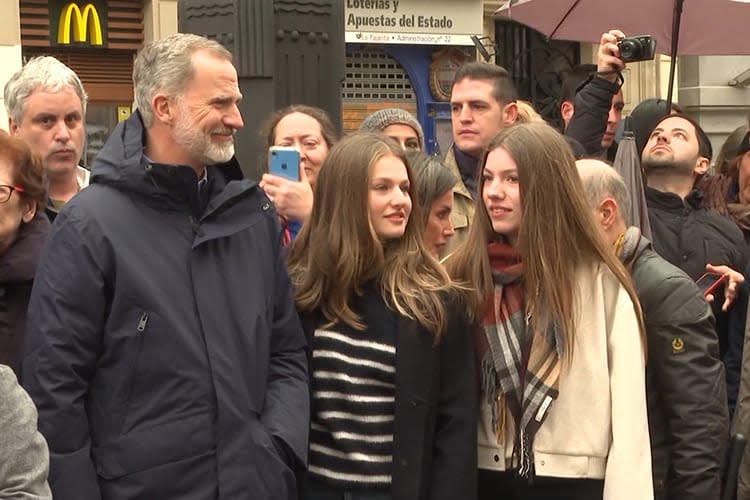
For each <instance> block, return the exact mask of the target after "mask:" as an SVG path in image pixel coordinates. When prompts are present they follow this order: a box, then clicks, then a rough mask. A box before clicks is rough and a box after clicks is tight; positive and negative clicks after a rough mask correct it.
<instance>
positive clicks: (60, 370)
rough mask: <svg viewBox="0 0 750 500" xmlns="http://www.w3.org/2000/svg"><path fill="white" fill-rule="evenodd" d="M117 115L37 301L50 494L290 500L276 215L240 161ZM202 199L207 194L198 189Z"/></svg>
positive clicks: (286, 339)
mask: <svg viewBox="0 0 750 500" xmlns="http://www.w3.org/2000/svg"><path fill="white" fill-rule="evenodd" d="M144 137H145V133H144V129H143V125H142V122H141V118H140V114H139V113H134V114H133V116H132V117H131V118H130V119H128V120H127V121H125V122H123V123H121V124H119V125H118V126H117V128H116V129H115V131H114V132H113V134H112V136H111V137H110V139H109V140H108V141H107V143H106V145H105V146H104V148H103V149H102V151H101V153H100V154H99V156H98V157H97V160H96V161H95V163H94V168H93V172H94V173H93V179H92V183H91V185H90V186H89V187H88V188H86V189H85V190H82V191H81V192H80V193H79V194H78V195H77V196H76V197H75V198H73V199H72V200H71V201H70V202H68V203H67V204H66V205H65V206H64V207H63V209H62V210H61V211H60V214H59V215H58V216H57V219H56V220H55V224H54V227H53V229H52V232H51V235H50V238H49V244H48V246H47V249H46V251H45V253H44V255H43V257H42V262H41V264H40V267H39V272H38V275H37V279H36V281H35V283H34V288H33V291H32V294H31V302H30V306H29V317H28V331H27V335H28V337H27V349H26V357H25V361H24V363H25V364H24V369H23V370H24V377H25V380H24V385H25V386H26V388H27V390H28V391H29V394H30V395H31V397H32V398H33V400H34V402H35V403H36V404H37V406H38V408H39V428H40V430H41V432H42V433H43V434H44V436H45V437H46V439H47V441H48V443H49V447H50V454H51V470H50V485H51V487H52V492H53V495H54V497H55V499H56V500H72V499H86V500H97V499H100V498H101V499H104V500H119V499H128V500H155V499H159V500H170V499H174V500H177V499H179V500H214V499H227V500H241V499H248V500H249V499H261V498H263V499H266V498H268V499H270V498H273V499H290V500H291V499H294V498H296V495H297V492H296V484H295V470H294V469H296V468H297V467H298V466H300V465H301V464H303V463H304V462H305V460H306V451H307V448H306V447H307V432H308V418H309V407H308V404H309V400H308V384H307V371H306V358H305V338H304V335H303V331H302V328H301V325H300V323H299V319H298V317H297V314H296V311H295V310H294V306H293V302H292V298H291V290H290V285H289V280H288V277H287V275H286V271H285V269H284V265H283V262H282V261H281V258H280V255H279V250H280V248H279V246H280V237H281V232H280V227H279V225H278V221H277V217H276V213H275V212H274V210H273V208H272V205H271V203H270V202H269V200H268V199H267V198H266V196H265V195H264V194H263V192H262V191H261V190H260V189H259V187H258V186H257V185H256V183H255V182H252V181H250V180H246V179H245V180H242V179H239V177H241V175H240V174H239V168H238V166H237V164H236V162H235V161H232V162H230V164H227V165H223V166H211V167H209V169H208V187H207V198H208V202H207V206H206V208H205V210H203V209H201V206H202V205H204V204H205V203H202V202H201V201H200V200H199V194H198V189H197V177H196V174H195V172H194V171H193V170H192V169H191V168H189V167H185V166H176V165H161V164H152V163H150V162H149V161H148V159H147V158H146V157H145V156H144V153H143V151H144V143H143V141H144V139H143V138H144ZM204 199H205V198H204Z"/></svg>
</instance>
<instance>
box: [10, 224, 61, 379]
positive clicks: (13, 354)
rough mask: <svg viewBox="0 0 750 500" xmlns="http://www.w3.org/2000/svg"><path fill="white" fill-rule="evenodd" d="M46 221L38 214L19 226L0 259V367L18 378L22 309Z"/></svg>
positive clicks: (31, 282) (46, 228)
mask: <svg viewBox="0 0 750 500" xmlns="http://www.w3.org/2000/svg"><path fill="white" fill-rule="evenodd" d="M49 227H50V224H49V220H47V217H46V216H45V215H44V212H42V211H38V212H37V213H36V215H35V216H34V218H33V219H31V220H30V221H29V222H28V223H25V224H21V227H20V228H19V229H18V236H17V238H16V240H15V241H14V242H13V244H12V245H11V246H10V247H9V248H8V249H7V250H6V251H5V252H4V253H3V254H1V255H0V365H8V366H10V367H11V368H13V371H14V372H15V373H16V377H20V376H21V374H20V367H21V359H22V357H23V334H24V331H25V330H26V308H27V307H28V306H29V296H30V295H31V285H33V283H34V274H36V267H37V265H38V264H39V256H40V255H41V253H42V247H43V246H44V242H45V240H46V238H47V233H49Z"/></svg>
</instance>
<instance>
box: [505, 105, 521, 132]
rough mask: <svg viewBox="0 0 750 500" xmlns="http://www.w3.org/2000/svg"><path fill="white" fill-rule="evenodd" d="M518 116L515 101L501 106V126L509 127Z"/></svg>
mask: <svg viewBox="0 0 750 500" xmlns="http://www.w3.org/2000/svg"><path fill="white" fill-rule="evenodd" d="M516 118H518V106H517V105H516V103H515V102H509V103H508V104H506V105H505V106H503V126H504V127H509V126H511V125H513V124H514V123H516Z"/></svg>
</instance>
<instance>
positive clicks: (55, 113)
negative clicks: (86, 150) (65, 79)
mask: <svg viewBox="0 0 750 500" xmlns="http://www.w3.org/2000/svg"><path fill="white" fill-rule="evenodd" d="M83 119H84V117H83V104H82V103H81V100H80V99H79V98H78V94H76V93H75V91H74V90H73V89H72V88H69V87H65V88H63V89H61V90H58V91H57V92H45V91H43V90H41V89H38V90H34V91H32V92H31V94H29V96H28V97H27V98H26V100H25V101H24V103H23V114H22V115H21V121H20V122H16V121H15V120H13V119H12V118H11V119H10V133H11V135H14V136H16V137H18V138H19V139H21V140H23V141H26V143H27V144H29V145H30V146H31V147H32V148H33V149H34V150H35V151H36V153H37V154H38V155H39V156H40V157H41V158H42V161H43V162H44V169H45V171H46V173H47V175H49V176H50V177H52V178H59V177H63V176H65V175H67V174H70V173H71V172H75V170H76V167H77V166H78V161H79V160H80V159H81V153H82V152H83V141H84V138H85V129H84V123H83Z"/></svg>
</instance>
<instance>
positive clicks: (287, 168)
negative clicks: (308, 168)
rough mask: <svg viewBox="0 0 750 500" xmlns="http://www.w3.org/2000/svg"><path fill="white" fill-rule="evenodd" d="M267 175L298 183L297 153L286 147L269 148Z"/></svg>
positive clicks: (293, 149)
mask: <svg viewBox="0 0 750 500" xmlns="http://www.w3.org/2000/svg"><path fill="white" fill-rule="evenodd" d="M268 173H269V174H273V175H278V176H279V177H283V178H285V179H289V180H290V181H298V180H299V179H300V177H299V151H297V150H296V149H295V148H291V147H286V146H271V147H270V148H269V149H268Z"/></svg>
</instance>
